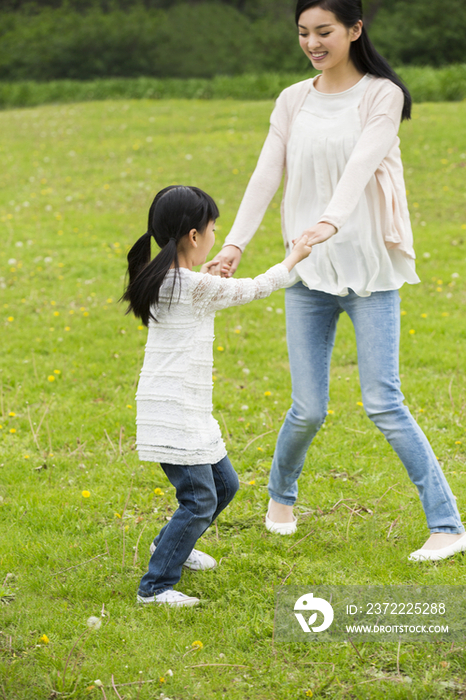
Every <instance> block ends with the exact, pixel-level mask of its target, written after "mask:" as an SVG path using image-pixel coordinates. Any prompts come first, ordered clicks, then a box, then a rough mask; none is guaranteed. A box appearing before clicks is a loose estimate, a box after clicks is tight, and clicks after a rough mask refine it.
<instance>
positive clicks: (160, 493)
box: [154, 487, 165, 496]
mask: <svg viewBox="0 0 466 700" xmlns="http://www.w3.org/2000/svg"><path fill="white" fill-rule="evenodd" d="M154 493H155V495H156V496H163V495H164V493H165V492H164V491H162V489H159V488H158V487H157V488H156V489H154Z"/></svg>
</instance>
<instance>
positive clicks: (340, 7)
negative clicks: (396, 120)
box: [295, 0, 412, 119]
mask: <svg viewBox="0 0 466 700" xmlns="http://www.w3.org/2000/svg"><path fill="white" fill-rule="evenodd" d="M316 5H317V6H318V7H321V8H322V9H323V10H328V11H329V12H333V14H334V15H335V17H336V18H337V20H338V21H339V22H341V24H344V25H345V27H346V28H347V29H351V27H354V25H355V24H356V23H357V22H359V20H362V2H361V0H298V2H297V4H296V13H295V19H296V24H298V23H299V18H300V16H301V14H302V13H303V12H304V11H305V10H308V9H309V8H310V7H315V6H316ZM350 58H351V60H352V61H353V63H354V65H355V66H356V68H357V70H358V71H359V72H360V73H370V75H375V76H377V77H378V78H388V80H391V81H392V83H395V85H398V87H399V88H401V89H402V90H403V94H404V98H405V100H404V105H403V111H402V113H401V118H402V119H410V118H411V105H412V99H411V95H410V94H409V90H408V88H407V87H406V85H405V84H404V83H403V82H402V81H401V80H400V78H399V77H398V76H397V74H396V73H395V71H394V70H393V69H392V68H391V66H390V64H389V63H388V61H386V60H385V58H383V56H381V55H380V54H379V53H378V51H376V49H375V48H374V45H373V44H372V42H371V40H370V39H369V36H368V34H367V31H366V29H365V27H364V26H363V28H362V33H361V36H360V37H359V39H356V41H353V42H352V44H351V48H350Z"/></svg>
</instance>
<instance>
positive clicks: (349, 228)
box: [225, 75, 419, 296]
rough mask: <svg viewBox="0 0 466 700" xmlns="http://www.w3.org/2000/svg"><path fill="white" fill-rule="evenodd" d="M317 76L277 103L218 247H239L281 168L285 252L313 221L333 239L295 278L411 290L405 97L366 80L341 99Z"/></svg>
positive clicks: (337, 287)
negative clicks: (402, 142)
mask: <svg viewBox="0 0 466 700" xmlns="http://www.w3.org/2000/svg"><path fill="white" fill-rule="evenodd" d="M315 80H316V78H315V79H311V80H308V81H303V82H302V83H297V84H296V85H293V86H291V87H290V88H287V90H285V91H284V92H283V93H282V94H281V95H280V97H279V98H278V100H277V104H276V107H275V110H274V112H273V114H272V117H271V127H270V131H269V135H268V137H267V140H266V142H265V144H264V148H263V149H262V153H261V156H260V158H259V162H258V165H257V167H256V170H255V171H254V174H253V176H252V178H251V181H250V183H249V185H248V188H247V190H246V193H245V195H244V198H243V201H242V203H241V206H240V209H239V212H238V215H237V217H236V220H235V223H234V225H233V228H232V230H231V232H230V234H229V236H228V237H227V239H226V240H225V245H229V244H233V245H236V246H238V247H239V248H241V250H243V249H244V247H245V245H246V244H247V242H249V240H250V239H251V238H252V236H253V235H254V233H255V231H256V229H257V227H258V225H259V223H260V221H261V219H262V217H263V214H264V213H265V209H266V208H267V206H268V204H269V202H270V200H271V199H272V197H273V195H274V193H275V192H276V190H277V189H278V186H279V184H280V181H281V177H282V174H283V171H284V170H285V175H286V177H285V191H284V198H283V202H282V228H283V237H284V241H285V246H286V248H287V250H289V249H290V247H291V241H292V240H293V239H294V238H296V237H297V236H299V235H301V233H302V232H303V230H304V229H306V228H309V227H310V226H313V225H315V224H316V223H318V222H319V221H327V222H328V223H331V224H333V225H334V226H335V227H336V228H337V230H338V233H337V234H336V235H335V236H333V237H332V238H330V239H329V240H328V241H326V242H324V243H322V244H319V245H316V246H314V249H313V251H312V254H311V255H310V256H309V258H307V259H306V260H303V261H302V262H301V263H299V264H298V265H297V266H296V268H295V269H296V273H295V276H294V281H297V280H298V279H301V280H302V281H303V282H304V284H306V285H307V286H308V287H310V288H312V289H319V290H322V291H325V292H328V293H331V294H339V295H345V294H347V293H348V289H353V290H354V291H355V292H356V293H357V294H359V295H360V296H368V295H369V294H370V293H371V292H374V291H384V290H389V289H397V288H399V287H401V286H402V284H403V283H404V282H409V283H411V284H415V283H417V282H419V278H418V276H417V274H416V272H415V268H414V257H415V255H414V250H413V248H412V231H411V226H410V221H409V214H408V207H407V202H406V193H405V185H404V180H403V168H402V164H401V155H400V150H399V139H398V136H397V131H398V127H399V123H400V118H401V111H402V107H403V93H402V91H401V90H400V89H399V88H398V87H397V86H396V85H394V83H392V82H391V81H389V80H385V79H381V78H374V77H373V76H370V75H366V76H364V77H363V78H362V79H361V80H360V81H359V82H358V83H357V84H356V85H355V86H353V87H352V88H350V89H349V90H346V91H345V92H342V93H338V94H325V93H320V92H318V91H317V90H316V87H315V85H314V82H315Z"/></svg>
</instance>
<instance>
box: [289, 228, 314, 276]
mask: <svg viewBox="0 0 466 700" xmlns="http://www.w3.org/2000/svg"><path fill="white" fill-rule="evenodd" d="M293 243H294V248H293V250H292V251H291V253H290V254H289V255H288V257H287V258H285V260H284V261H283V264H284V265H285V266H286V267H287V268H288V271H289V272H291V270H292V269H293V268H294V266H295V265H296V264H297V263H299V262H301V260H304V258H307V256H308V255H310V253H311V251H312V245H311V244H310V241H309V237H308V236H307V233H303V235H302V236H300V237H299V238H297V239H296V240H294V241H293Z"/></svg>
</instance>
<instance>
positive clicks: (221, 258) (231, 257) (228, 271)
mask: <svg viewBox="0 0 466 700" xmlns="http://www.w3.org/2000/svg"><path fill="white" fill-rule="evenodd" d="M241 256H242V252H241V250H240V249H239V248H237V247H236V246H235V245H226V246H225V247H224V248H222V250H221V251H220V253H217V255H216V256H215V258H214V260H215V261H216V262H218V263H219V264H220V273H219V274H220V275H221V276H222V277H231V276H232V275H234V274H235V272H236V270H237V267H238V265H239V262H240V260H241Z"/></svg>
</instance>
